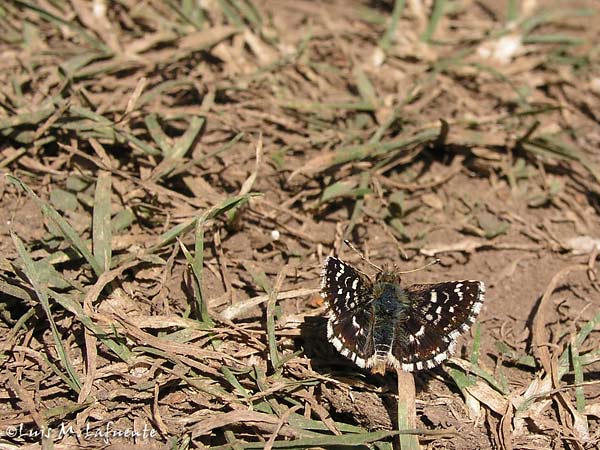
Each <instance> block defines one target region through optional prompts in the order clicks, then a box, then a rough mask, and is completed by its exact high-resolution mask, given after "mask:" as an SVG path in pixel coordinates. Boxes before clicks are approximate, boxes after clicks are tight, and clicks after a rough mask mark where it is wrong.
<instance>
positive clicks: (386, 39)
mask: <svg viewBox="0 0 600 450" xmlns="http://www.w3.org/2000/svg"><path fill="white" fill-rule="evenodd" d="M405 3H406V0H395V1H394V9H393V11H392V17H391V18H390V23H389V24H388V27H387V29H386V30H385V33H384V34H383V37H382V38H381V40H380V41H379V48H381V49H382V50H383V51H384V52H387V51H388V49H389V48H390V45H391V44H392V40H393V39H394V35H395V34H396V28H398V21H399V20H400V17H401V16H402V12H403V11H404V4H405Z"/></svg>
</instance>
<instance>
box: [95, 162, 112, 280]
mask: <svg viewBox="0 0 600 450" xmlns="http://www.w3.org/2000/svg"><path fill="white" fill-rule="evenodd" d="M110 195H111V174H110V172H107V171H104V170H103V171H100V172H99V174H98V180H97V181H96V192H95V195H94V212H93V219H92V220H93V222H92V223H93V226H92V243H93V250H94V257H95V258H96V261H97V262H98V264H99V265H100V267H101V268H102V270H103V271H104V272H105V271H107V270H110V262H111V257H112V232H111V222H110Z"/></svg>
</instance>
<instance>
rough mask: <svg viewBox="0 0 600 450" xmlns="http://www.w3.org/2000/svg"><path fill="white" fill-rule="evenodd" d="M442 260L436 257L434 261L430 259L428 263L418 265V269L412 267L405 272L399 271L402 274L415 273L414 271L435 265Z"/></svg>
mask: <svg viewBox="0 0 600 450" xmlns="http://www.w3.org/2000/svg"><path fill="white" fill-rule="evenodd" d="M439 262H440V259H439V258H435V259H434V260H433V261H429V262H428V263H427V264H425V265H424V266H423V267H417V268H416V269H411V270H407V271H405V272H398V273H400V274H402V273H413V272H418V271H419V270H423V269H426V268H428V267H429V266H433V265H434V264H437V263H439Z"/></svg>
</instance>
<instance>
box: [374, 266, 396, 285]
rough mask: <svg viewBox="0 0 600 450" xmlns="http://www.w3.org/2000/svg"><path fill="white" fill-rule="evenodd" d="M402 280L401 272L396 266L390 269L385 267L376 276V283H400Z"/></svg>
mask: <svg viewBox="0 0 600 450" xmlns="http://www.w3.org/2000/svg"><path fill="white" fill-rule="evenodd" d="M400 281H401V278H400V274H399V273H398V270H397V269H396V268H394V269H392V270H388V268H387V267H384V268H383V270H382V271H381V272H379V273H378V274H377V275H376V276H375V282H376V283H393V284H400Z"/></svg>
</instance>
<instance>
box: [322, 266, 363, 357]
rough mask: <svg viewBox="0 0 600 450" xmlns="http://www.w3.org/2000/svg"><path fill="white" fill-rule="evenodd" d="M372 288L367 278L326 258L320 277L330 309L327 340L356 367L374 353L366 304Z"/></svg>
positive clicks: (349, 267) (351, 268)
mask: <svg viewBox="0 0 600 450" xmlns="http://www.w3.org/2000/svg"><path fill="white" fill-rule="evenodd" d="M372 290H373V285H372V282H371V280H370V279H369V277H367V276H366V275H365V274H363V273H362V272H359V271H358V270H356V269H355V268H354V267H352V266H350V265H349V264H346V263H345V262H343V261H341V260H339V259H337V258H334V257H331V256H330V257H329V258H327V260H326V261H325V266H324V268H323V273H322V283H321V292H322V294H323V296H324V297H325V299H326V300H327V303H328V306H329V322H328V323H327V338H328V339H329V341H330V342H331V343H332V344H333V345H334V347H335V348H336V349H337V350H338V351H339V352H340V353H341V354H342V355H344V356H346V357H348V358H350V359H351V360H352V361H354V362H355V363H356V364H357V365H358V366H360V367H365V361H366V358H368V356H370V355H371V354H372V353H373V349H372V339H371V338H370V336H369V335H368V330H370V329H371V328H372V326H371V324H372V321H373V312H372V308H371V307H370V305H369V303H370V301H371V292H372Z"/></svg>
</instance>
